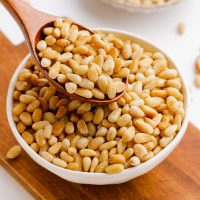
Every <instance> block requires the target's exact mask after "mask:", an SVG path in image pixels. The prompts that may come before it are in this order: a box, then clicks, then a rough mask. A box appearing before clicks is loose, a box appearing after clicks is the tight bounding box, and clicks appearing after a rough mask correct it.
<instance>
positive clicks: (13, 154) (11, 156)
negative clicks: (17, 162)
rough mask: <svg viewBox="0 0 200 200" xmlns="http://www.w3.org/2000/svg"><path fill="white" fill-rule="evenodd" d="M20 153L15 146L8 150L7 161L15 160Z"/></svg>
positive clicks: (18, 147)
mask: <svg viewBox="0 0 200 200" xmlns="http://www.w3.org/2000/svg"><path fill="white" fill-rule="evenodd" d="M20 153H21V147H20V146H19V145H15V146H13V147H11V148H10V149H9V151H8V152H7V154H6V158H7V159H15V158H17V157H18V156H19V154H20Z"/></svg>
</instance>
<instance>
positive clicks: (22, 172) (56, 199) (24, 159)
mask: <svg viewBox="0 0 200 200" xmlns="http://www.w3.org/2000/svg"><path fill="white" fill-rule="evenodd" d="M27 53H28V50H27V48H26V46H25V44H22V45H20V46H17V47H15V46H13V45H11V44H10V43H9V42H8V40H7V39H6V38H5V37H4V36H3V35H2V34H1V33H0V70H1V73H0V113H1V115H0V116H1V117H0V164H1V165H2V166H3V167H4V168H5V169H6V170H7V171H8V172H10V173H11V175H13V176H14V177H15V178H16V179H17V180H18V181H19V182H20V183H21V184H22V185H23V186H24V187H25V188H26V189H27V190H28V191H29V192H30V193H31V194H32V195H33V196H34V197H35V198H36V199H40V200H68V199H70V200H78V199H81V200H86V199H89V200H99V199H105V200H106V199H109V200H114V199H116V200H122V199H123V200H131V199H134V200H147V199H148V200H199V199H200V156H199V151H200V131H199V130H198V129H197V128H195V127H194V126H193V125H192V124H190V125H189V127H188V129H187V133H186V135H185V137H184V139H183V140H182V142H181V144H180V145H179V146H178V148H176V150H175V151H174V152H173V153H172V154H171V155H170V156H169V157H168V158H167V159H166V160H165V161H164V162H163V163H162V164H161V165H159V166H158V167H156V168H155V169H154V170H152V171H151V172H149V173H148V174H146V175H143V176H141V177H139V178H136V179H134V180H132V181H129V182H127V183H124V184H119V185H109V186H92V185H80V184H75V183H70V182H68V181H65V180H63V179H61V178H59V177H57V176H56V175H54V174H52V173H50V172H48V171H47V170H45V169H43V168H42V167H40V166H38V165H37V164H36V163H35V162H34V161H32V160H31V158H30V157H29V156H28V155H27V154H26V153H25V152H22V154H21V155H20V157H18V158H17V159H16V160H12V161H7V160H6V159H5V155H6V152H7V151H8V149H9V148H10V147H11V146H12V145H14V144H16V143H17V142H16V140H15V139H14V137H13V135H12V133H11V130H10V128H9V125H8V122H7V118H6V111H5V107H6V105H5V102H6V94H7V89H8V84H9V80H10V78H11V76H12V74H13V72H14V70H15V68H16V66H17V65H18V64H19V63H20V61H21V60H22V58H23V57H24V56H25V55H26V54H27Z"/></svg>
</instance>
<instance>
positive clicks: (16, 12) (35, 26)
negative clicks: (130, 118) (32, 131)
mask: <svg viewBox="0 0 200 200" xmlns="http://www.w3.org/2000/svg"><path fill="white" fill-rule="evenodd" d="M0 2H1V3H2V4H3V5H4V7H5V8H6V9H7V10H8V11H9V13H10V14H11V15H12V16H13V18H14V19H15V21H16V22H17V24H18V25H19V27H20V29H21V30H22V33H23V35H24V37H25V39H26V43H27V46H28V48H29V51H30V52H31V54H32V57H33V59H34V61H35V64H36V65H37V66H39V69H40V71H41V73H42V74H43V75H44V77H45V78H47V79H48V81H49V82H50V83H52V84H53V85H54V86H55V87H56V89H57V90H58V91H59V92H61V93H62V94H65V95H66V96H69V97H71V98H73V99H77V100H80V101H81V102H86V103H90V104H95V105H103V104H109V103H112V102H115V101H117V100H118V99H120V98H121V97H122V96H123V94H124V93H125V92H126V89H127V84H128V78H125V79H123V82H124V83H125V84H126V88H125V89H124V91H122V92H121V93H118V94H117V95H116V96H115V97H114V98H113V99H108V98H107V99H106V98H105V99H101V100H100V99H96V98H91V99H87V98H84V97H81V96H79V95H76V94H71V93H69V92H67V90H66V89H65V88H64V87H63V86H62V85H61V84H59V83H58V82H57V81H55V80H53V79H51V78H50V77H49V75H48V73H47V71H46V70H45V69H44V68H43V67H42V66H41V64H40V58H39V57H38V51H37V49H36V46H37V43H38V42H39V41H40V40H42V39H43V37H42V36H43V30H44V28H46V27H53V26H54V20H55V19H56V18H57V17H56V16H53V15H49V14H46V13H44V12H41V11H38V10H36V9H34V8H32V7H30V6H29V5H27V3H24V2H22V1H19V0H0ZM71 21H72V23H73V24H75V25H77V26H78V28H79V30H87V31H89V32H90V33H91V34H94V32H93V31H91V30H90V29H88V28H86V27H84V26H82V25H81V24H79V23H76V22H74V21H73V20H71Z"/></svg>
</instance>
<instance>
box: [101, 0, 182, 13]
mask: <svg viewBox="0 0 200 200" xmlns="http://www.w3.org/2000/svg"><path fill="white" fill-rule="evenodd" d="M101 1H102V2H104V3H106V4H109V5H111V6H113V7H115V8H119V9H122V10H125V11H128V12H140V13H152V12H159V11H164V10H168V9H170V8H171V7H172V6H174V5H177V4H179V3H180V2H183V1H184V0H173V2H171V3H166V4H163V5H153V6H141V5H133V4H131V3H127V2H125V3H120V2H116V1H114V0H101Z"/></svg>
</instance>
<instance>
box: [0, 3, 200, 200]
mask: <svg viewBox="0 0 200 200" xmlns="http://www.w3.org/2000/svg"><path fill="white" fill-rule="evenodd" d="M31 3H32V5H33V6H34V7H36V8H38V9H40V10H43V11H45V12H48V13H51V14H55V15H58V16H69V17H70V18H72V19H74V20H76V21H78V22H80V23H82V24H84V25H86V26H88V27H110V28H118V29H122V30H126V31H130V32H134V33H136V34H139V35H141V36H143V37H145V38H147V39H149V40H151V41H153V42H154V43H156V44H157V45H158V46H160V47H162V49H163V50H165V51H166V52H167V53H168V54H169V55H170V56H171V57H172V58H174V60H175V62H176V63H177V64H178V66H179V67H180V68H181V70H182V72H183V75H184V76H185V78H186V79H187V82H188V84H189V86H190V88H191V91H192V98H193V102H192V110H191V121H192V122H193V123H194V124H195V125H196V126H198V127H199V128H200V123H199V121H200V106H199V105H198V104H199V102H200V90H198V89H196V88H195V86H194V84H193V76H194V60H195V58H196V57H197V55H198V54H200V1H199V0H187V1H185V2H183V3H182V4H180V5H178V6H174V7H172V8H171V9H168V10H166V11H162V12H158V13H149V14H139V13H134V14H133V13H126V12H125V11H121V10H117V9H115V8H111V7H110V6H108V5H105V4H103V3H101V2H100V0H73V1H72V0H32V1H31ZM180 22H183V23H184V24H185V26H186V31H185V34H184V35H183V36H180V35H179V34H177V26H178V24H179V23H180ZM0 30H1V31H3V32H4V34H5V35H6V36H7V37H8V38H9V39H10V40H11V41H12V42H13V43H14V44H19V43H20V42H22V41H23V37H22V35H21V33H20V30H19V29H18V28H17V26H16V24H15V22H14V21H13V20H12V19H11V17H10V16H9V15H8V13H7V12H6V11H5V10H4V8H3V7H2V6H1V5H0ZM1 199H3V200H8V199H9V200H18V199H19V200H29V199H33V198H32V197H31V196H30V195H29V194H28V193H27V192H26V191H25V190H24V189H23V188H22V187H21V186H20V185H19V184H18V183H17V182H16V181H15V180H14V179H13V178H11V177H10V176H9V175H8V174H7V173H6V172H5V171H4V170H3V169H2V168H1V167H0V200H1Z"/></svg>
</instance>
